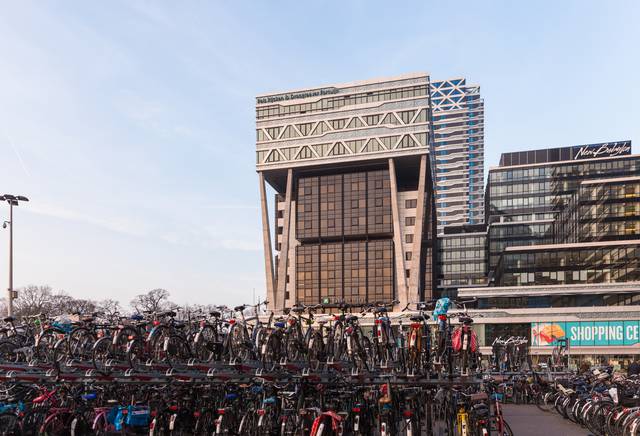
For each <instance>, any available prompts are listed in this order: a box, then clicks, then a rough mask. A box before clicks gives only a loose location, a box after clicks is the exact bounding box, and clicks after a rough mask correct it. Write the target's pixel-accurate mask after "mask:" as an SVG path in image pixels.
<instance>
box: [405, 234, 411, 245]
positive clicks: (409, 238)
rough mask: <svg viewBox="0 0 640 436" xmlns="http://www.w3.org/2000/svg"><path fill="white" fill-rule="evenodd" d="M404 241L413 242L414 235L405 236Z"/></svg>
mask: <svg viewBox="0 0 640 436" xmlns="http://www.w3.org/2000/svg"><path fill="white" fill-rule="evenodd" d="M404 241H405V242H406V243H407V244H411V243H413V235H405V236H404Z"/></svg>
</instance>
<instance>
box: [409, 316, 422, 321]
mask: <svg viewBox="0 0 640 436" xmlns="http://www.w3.org/2000/svg"><path fill="white" fill-rule="evenodd" d="M409 320H411V321H413V322H422V321H423V319H422V317H421V316H412V317H411V318H409Z"/></svg>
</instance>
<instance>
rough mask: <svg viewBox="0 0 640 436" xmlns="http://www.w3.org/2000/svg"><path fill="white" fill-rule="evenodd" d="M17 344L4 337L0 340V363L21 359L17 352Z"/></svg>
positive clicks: (16, 361) (14, 361)
mask: <svg viewBox="0 0 640 436" xmlns="http://www.w3.org/2000/svg"><path fill="white" fill-rule="evenodd" d="M17 349H18V345H16V344H15V343H14V342H12V341H10V340H8V339H5V340H2V341H0V362H1V363H18V362H20V361H22V360H26V359H21V356H20V353H18V352H17Z"/></svg>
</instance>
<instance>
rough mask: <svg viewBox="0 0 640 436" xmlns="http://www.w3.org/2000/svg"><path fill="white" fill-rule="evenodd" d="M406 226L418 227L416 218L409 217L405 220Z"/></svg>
mask: <svg viewBox="0 0 640 436" xmlns="http://www.w3.org/2000/svg"><path fill="white" fill-rule="evenodd" d="M404 225H405V226H415V225H416V217H414V216H408V217H406V218H405V219H404Z"/></svg>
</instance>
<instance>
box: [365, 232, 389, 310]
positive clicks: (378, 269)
mask: <svg viewBox="0 0 640 436" xmlns="http://www.w3.org/2000/svg"><path fill="white" fill-rule="evenodd" d="M367 252H368V256H369V259H368V267H367V276H368V291H369V292H368V295H367V299H368V301H384V302H389V301H391V300H393V297H394V292H393V288H394V287H393V243H392V242H391V240H390V239H381V240H375V241H369V243H368V250H367Z"/></svg>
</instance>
